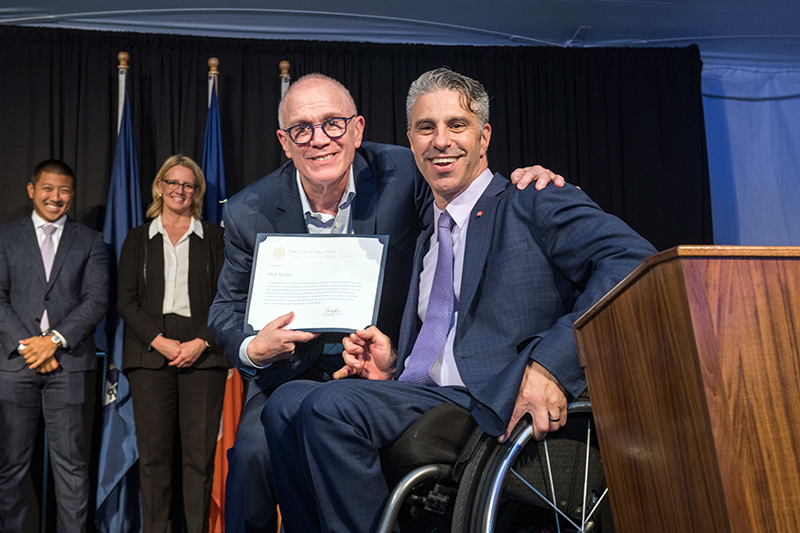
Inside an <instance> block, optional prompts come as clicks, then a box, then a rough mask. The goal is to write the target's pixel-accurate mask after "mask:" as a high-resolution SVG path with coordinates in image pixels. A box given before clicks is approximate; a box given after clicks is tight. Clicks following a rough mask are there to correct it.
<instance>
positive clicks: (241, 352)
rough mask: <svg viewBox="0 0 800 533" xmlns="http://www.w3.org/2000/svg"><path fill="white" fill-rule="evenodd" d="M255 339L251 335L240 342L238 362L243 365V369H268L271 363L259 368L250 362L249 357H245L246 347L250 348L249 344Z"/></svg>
mask: <svg viewBox="0 0 800 533" xmlns="http://www.w3.org/2000/svg"><path fill="white" fill-rule="evenodd" d="M255 338H256V336H255V335H251V336H250V337H247V338H246V339H245V340H243V341H242V344H241V345H240V346H239V362H240V363H242V365H244V366H245V368H257V369H263V368H269V365H271V364H272V363H267V364H266V365H261V366H259V365H257V364H255V363H254V362H253V361H251V360H250V357H249V356H248V355H247V347H248V346H250V343H251V342H252V341H253V339H255Z"/></svg>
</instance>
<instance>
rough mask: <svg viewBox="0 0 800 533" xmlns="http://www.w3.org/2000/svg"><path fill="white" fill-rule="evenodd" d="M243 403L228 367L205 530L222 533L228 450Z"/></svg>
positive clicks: (239, 385)
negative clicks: (209, 510)
mask: <svg viewBox="0 0 800 533" xmlns="http://www.w3.org/2000/svg"><path fill="white" fill-rule="evenodd" d="M243 406H244V385H243V384H242V378H241V377H240V376H239V372H237V371H236V370H235V369H233V368H231V369H230V370H228V381H226V383H225V399H224V400H223V404H222V417H221V419H220V421H219V433H218V434H217V454H216V457H215V458H214V486H213V487H212V489H211V513H210V516H209V520H208V531H209V533H225V478H226V477H227V476H228V449H229V448H230V447H231V446H233V441H234V440H236V430H237V429H238V427H239V419H240V418H241V417H242V408H243Z"/></svg>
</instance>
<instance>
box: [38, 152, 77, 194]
mask: <svg viewBox="0 0 800 533" xmlns="http://www.w3.org/2000/svg"><path fill="white" fill-rule="evenodd" d="M42 172H47V173H48V174H55V175H57V176H69V177H70V178H72V187H73V188H75V172H73V171H72V168H71V167H70V166H69V165H68V164H66V163H64V162H63V161H61V160H60V159H46V160H44V161H42V162H41V163H39V164H38V165H36V168H34V169H33V174H32V175H31V183H33V184H34V185H36V183H37V182H38V181H39V178H40V177H41V176H42Z"/></svg>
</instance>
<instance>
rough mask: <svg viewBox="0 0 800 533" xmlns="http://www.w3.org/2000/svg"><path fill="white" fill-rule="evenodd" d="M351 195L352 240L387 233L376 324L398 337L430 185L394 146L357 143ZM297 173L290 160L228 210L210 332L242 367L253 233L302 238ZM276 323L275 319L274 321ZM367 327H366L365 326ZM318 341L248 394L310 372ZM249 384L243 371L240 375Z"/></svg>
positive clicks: (261, 375)
mask: <svg viewBox="0 0 800 533" xmlns="http://www.w3.org/2000/svg"><path fill="white" fill-rule="evenodd" d="M353 174H354V179H355V187H356V196H355V200H354V202H353V205H352V208H351V209H352V210H351V214H352V225H353V226H352V227H353V231H354V232H355V233H356V234H362V235H389V249H388V255H387V259H386V271H385V275H384V281H383V292H382V295H381V302H380V312H379V315H378V323H377V326H378V327H379V328H381V330H382V331H385V332H386V333H387V334H388V335H389V336H390V337H391V338H392V339H395V340H396V339H397V335H398V332H399V328H400V319H401V316H402V310H403V306H404V304H405V301H406V296H407V295H408V284H409V279H410V277H411V264H412V260H413V257H414V247H415V243H416V238H417V236H418V235H419V233H420V231H421V224H420V219H421V214H424V213H425V212H426V211H427V209H428V206H429V205H430V202H431V194H430V189H429V188H428V185H427V184H426V183H425V181H424V179H423V178H422V176H421V175H420V174H419V172H418V171H417V168H416V165H415V163H414V158H413V156H412V154H411V151H410V150H409V149H407V148H401V147H398V146H390V145H382V144H376V143H368V142H365V143H362V146H361V148H359V149H358V150H356V154H355V160H354V161H353ZM295 176H296V170H295V166H294V164H293V163H292V161H291V160H290V161H288V162H287V163H286V164H284V165H283V166H281V168H279V169H278V170H276V171H275V172H273V173H271V174H269V175H268V176H266V177H264V178H262V179H260V180H259V181H257V182H255V183H253V184H251V185H249V186H248V187H246V188H245V189H243V190H242V191H241V192H239V193H238V194H236V195H234V196H233V197H232V198H230V199H229V200H228V202H227V205H226V207H225V263H224V265H223V267H222V273H221V274H220V278H219V288H218V292H217V296H216V298H215V300H214V304H213V305H212V306H211V310H210V312H209V328H210V330H211V333H212V334H213V335H214V338H215V339H216V341H217V343H219V344H222V345H223V346H224V348H225V353H226V355H227V356H228V358H229V359H230V360H231V361H232V362H233V364H234V365H236V367H237V368H239V369H240V371H241V370H243V369H242V368H241V364H240V361H239V347H240V345H241V344H242V341H243V340H244V339H245V338H246V337H247V334H245V333H244V330H243V327H244V316H245V306H246V302H247V293H248V290H249V288H250V270H251V268H252V262H253V251H254V245H255V240H256V235H257V234H258V233H307V229H306V223H305V218H304V215H303V209H302V206H301V203H300V193H299V192H298V190H297V182H296V179H295ZM275 318H277V317H275ZM365 326H366V324H365ZM322 346H323V342H322V338H321V337H319V338H317V339H315V340H313V341H311V342H308V343H305V344H301V345H298V347H297V350H296V355H297V356H299V357H295V359H296V361H295V362H294V363H291V362H289V361H286V360H284V361H280V362H277V363H274V364H272V365H270V366H269V368H267V369H264V370H260V371H258V373H257V374H256V376H255V380H254V383H251V385H250V390H249V392H248V396H249V397H252V395H253V394H255V393H256V392H259V391H261V390H266V389H272V388H274V387H277V386H278V385H280V384H281V383H284V382H286V381H289V380H291V379H293V378H294V377H295V376H297V375H298V374H300V373H301V372H303V371H304V370H306V369H307V368H308V367H310V366H311V365H312V364H314V362H315V361H316V360H317V358H318V357H319V356H320V354H321V352H322ZM241 374H242V377H245V378H247V377H248V376H247V371H242V372H241Z"/></svg>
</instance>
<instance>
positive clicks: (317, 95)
mask: <svg viewBox="0 0 800 533" xmlns="http://www.w3.org/2000/svg"><path fill="white" fill-rule="evenodd" d="M279 119H280V129H279V130H278V132H277V135H278V139H279V140H280V142H281V145H282V147H283V149H284V151H285V153H286V156H287V157H288V158H289V159H290V160H289V161H288V162H287V163H286V164H285V165H283V166H282V167H281V168H279V169H278V170H276V171H275V172H273V173H272V174H270V175H268V176H266V177H264V178H262V179H261V180H259V181H257V182H255V183H253V184H252V185H250V186H248V187H247V188H245V189H244V190H242V191H241V192H240V193H238V194H236V195H235V196H233V197H232V198H231V199H230V200H229V201H228V203H227V206H226V208H225V264H224V266H223V269H222V273H221V275H220V278H219V290H218V293H217V297H216V299H215V300H214V304H213V305H212V307H211V310H210V312H209V328H210V329H211V332H212V334H213V335H214V337H215V339H216V341H217V342H218V343H220V344H222V345H223V346H224V347H225V352H226V353H227V354H228V357H229V358H231V359H232V361H233V363H234V364H235V365H236V367H237V368H238V369H239V372H240V374H241V375H242V377H244V378H245V379H249V380H251V381H250V385H249V388H248V394H247V402H246V405H245V408H244V412H243V413H242V419H241V421H240V423H239V430H238V432H237V435H236V442H235V444H234V446H233V448H231V449H230V451H229V452H228V460H229V471H228V478H227V483H226V496H225V525H226V530H228V531H232V532H243V531H275V526H276V517H277V515H276V512H275V500H274V498H273V496H272V483H271V474H270V465H269V462H268V455H267V443H266V440H265V438H264V429H263V426H262V425H261V421H260V415H261V410H262V407H263V405H264V402H265V401H266V399H267V397H268V396H269V395H270V394H271V393H272V391H273V390H275V388H276V387H278V386H279V385H280V384H282V383H284V382H286V381H289V380H293V379H306V380H312V381H327V380H330V379H331V378H332V375H333V373H334V372H335V371H336V370H337V369H339V368H341V366H342V364H343V360H342V355H341V354H342V345H341V334H338V335H332V334H325V335H321V336H317V335H314V334H310V333H306V332H302V331H293V330H291V329H287V326H290V323H291V320H292V314H291V313H289V314H287V315H284V316H281V317H276V318H275V320H273V321H272V322H270V323H269V324H267V325H266V326H265V327H264V328H262V329H261V330H260V331H259V333H258V335H254V336H249V335H247V334H245V333H244V330H243V325H244V316H245V306H246V302H247V294H248V290H249V285H250V272H251V268H252V261H253V252H254V246H255V242H256V235H257V234H258V233H312V234H313V233H344V234H348V233H349V234H368V235H389V236H390V238H389V248H388V256H387V260H386V265H387V266H386V271H385V276H384V283H383V292H382V295H381V302H380V310H379V315H378V321H377V325H378V326H379V327H380V328H381V329H382V330H383V331H385V332H386V333H387V334H388V335H390V336H391V337H392V338H395V339H396V338H398V335H399V326H400V320H401V315H402V302H405V299H406V296H407V294H408V287H409V282H410V279H411V271H412V268H411V267H412V259H413V257H414V247H415V242H416V239H417V236H418V235H419V232H420V231H421V229H422V222H421V214H422V213H425V212H427V210H428V207H429V205H430V202H431V194H430V189H429V188H428V186H427V184H426V183H425V181H424V179H423V178H422V176H421V175H420V174H419V172H418V171H417V169H416V166H415V165H414V160H413V157H412V155H411V152H410V151H409V150H408V149H407V148H400V147H397V146H388V145H382V144H374V143H367V142H362V136H363V132H364V124H365V121H364V117H362V116H359V115H358V112H357V110H356V106H355V102H354V101H353V98H352V97H351V95H350V93H349V91H348V90H347V89H346V88H345V87H344V86H342V85H341V84H340V83H339V82H337V81H335V80H333V79H331V78H328V77H327V76H323V75H321V74H310V75H307V76H304V77H302V78H300V79H298V80H297V81H296V82H295V83H294V84H292V86H291V87H290V88H289V90H288V91H287V93H286V95H285V96H284V98H283V99H282V100H281V103H280V108H279ZM526 170H528V172H527V173H525V172H519V173H518V175H517V178H518V179H517V181H520V182H523V183H525V184H527V183H529V182H530V181H532V180H533V179H536V178H538V179H539V181H538V182H537V186H543V185H544V184H546V183H547V182H548V181H550V180H552V179H555V178H556V176H554V175H553V174H552V173H550V172H549V171H547V170H545V169H542V168H541V167H532V168H531V169H526ZM559 181H561V179H560V180H559Z"/></svg>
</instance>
